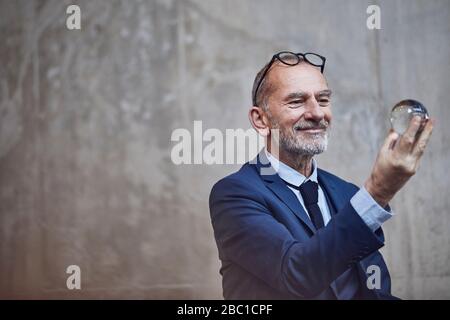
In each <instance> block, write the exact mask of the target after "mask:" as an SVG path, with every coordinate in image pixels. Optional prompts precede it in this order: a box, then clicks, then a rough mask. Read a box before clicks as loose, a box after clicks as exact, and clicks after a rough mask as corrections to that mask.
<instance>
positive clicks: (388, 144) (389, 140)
mask: <svg viewBox="0 0 450 320" xmlns="http://www.w3.org/2000/svg"><path fill="white" fill-rule="evenodd" d="M398 137H399V135H398V133H397V132H395V131H394V130H393V129H391V130H390V131H389V133H388V135H387V137H386V139H385V140H384V142H383V146H382V147H381V150H383V151H387V150H390V149H393V148H394V145H395V143H396V141H397V139H398Z"/></svg>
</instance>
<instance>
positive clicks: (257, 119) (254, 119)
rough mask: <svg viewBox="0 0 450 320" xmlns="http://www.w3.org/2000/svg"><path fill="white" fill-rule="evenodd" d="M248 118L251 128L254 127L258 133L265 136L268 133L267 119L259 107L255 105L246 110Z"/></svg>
mask: <svg viewBox="0 0 450 320" xmlns="http://www.w3.org/2000/svg"><path fill="white" fill-rule="evenodd" d="M248 119H249V120H250V123H251V124H252V126H253V128H255V130H256V131H257V132H258V133H259V134H260V135H262V136H263V137H267V136H268V135H269V133H270V127H269V119H268V118H267V115H266V113H265V112H264V111H263V110H262V109H261V108H258V107H255V106H253V107H251V108H250V110H249V111H248Z"/></svg>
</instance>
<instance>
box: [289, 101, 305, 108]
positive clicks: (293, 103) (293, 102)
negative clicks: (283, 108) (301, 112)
mask: <svg viewBox="0 0 450 320" xmlns="http://www.w3.org/2000/svg"><path fill="white" fill-rule="evenodd" d="M303 103H304V101H303V100H294V101H291V102H289V106H290V107H291V108H297V107H300V106H302V105H303Z"/></svg>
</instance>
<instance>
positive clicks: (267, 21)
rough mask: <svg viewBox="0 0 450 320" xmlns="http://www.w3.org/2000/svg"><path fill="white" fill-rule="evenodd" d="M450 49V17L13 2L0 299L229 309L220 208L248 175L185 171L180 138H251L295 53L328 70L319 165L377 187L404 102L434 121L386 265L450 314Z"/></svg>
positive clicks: (406, 7)
mask: <svg viewBox="0 0 450 320" xmlns="http://www.w3.org/2000/svg"><path fill="white" fill-rule="evenodd" d="M70 3H76V4H78V5H79V6H80V7H81V13H82V21H81V22H82V29H81V30H80V31H76V30H75V31H69V30H67V28H66V26H65V22H66V17H67V16H66V12H65V11H66V7H67V5H68V4H70ZM369 4H378V5H379V6H380V7H381V30H368V29H367V27H366V18H367V16H368V15H367V14H366V8H367V6H368V5H369ZM449 32H450V2H449V1H448V0H441V1H436V0H432V1H293V0H292V1H290V0H289V1H288V0H286V1H269V0H264V1H260V0H247V1H241V0H224V1H219V0H212V1H200V0H187V1H181V0H179V1H175V0H174V1H163V0H159V1H106V0H102V1H100V0H99V1H70V2H69V1H59V0H54V1H50V0H49V1H31V0H30V1H25V0H23V1H12V0H1V1H0V39H1V44H0V59H1V63H0V297H1V298H221V284H220V276H219V274H218V268H219V262H218V257H217V249H216V246H215V243H214V240H213V234H212V229H211V226H210V220H209V212H208V204H207V199H208V194H209V190H210V188H211V186H212V184H213V183H214V182H215V181H217V180H218V179H219V178H220V177H223V176H224V175H226V174H228V173H230V172H232V171H234V170H236V169H237V168H238V167H239V165H206V164H202V165H181V166H176V165H174V164H173V163H172V162H171V158H170V154H171V150H172V147H173V146H174V143H173V142H171V134H172V131H173V130H174V129H175V128H188V129H189V130H192V128H193V121H194V120H202V121H203V123H202V125H203V130H205V129H207V128H219V129H225V128H244V129H247V128H249V124H248V120H247V115H246V113H247V109H248V107H249V105H250V89H251V84H252V81H253V77H254V75H255V72H256V71H257V70H258V68H260V67H261V66H262V65H263V64H264V63H265V62H266V61H268V60H269V59H270V57H271V55H272V54H273V53H274V52H275V51H278V50H282V49H290V50H293V51H304V50H308V51H316V52H319V53H321V54H323V55H325V56H326V57H327V66H326V75H327V77H328V80H329V83H330V86H331V88H332V89H333V91H334V105H333V109H334V110H333V112H334V126H333V130H332V137H331V141H330V148H329V150H328V151H327V152H326V153H325V154H324V155H321V156H320V157H319V158H318V161H319V165H320V166H321V167H323V168H325V169H328V170H330V171H333V172H334V173H336V174H338V175H340V176H342V177H344V178H346V179H349V180H351V181H353V182H355V183H357V184H362V183H363V182H364V180H365V178H366V177H367V175H368V173H369V172H370V169H371V167H372V164H373V161H374V158H375V156H376V153H377V150H378V147H379V146H380V144H381V141H382V140H383V139H384V135H385V133H386V131H387V129H388V126H389V123H388V121H387V119H388V112H389V110H390V108H391V107H392V106H393V105H394V104H395V103H396V102H397V101H399V100H400V99H403V98H415V99H418V100H420V101H422V102H423V103H424V104H425V105H426V106H427V107H428V109H429V111H430V113H431V115H432V116H434V117H435V118H437V125H436V129H435V132H434V133H433V137H432V140H431V142H430V145H429V146H428V149H427V152H426V154H425V155H424V157H423V160H422V166H421V168H420V170H419V172H418V173H417V175H416V176H415V177H414V178H413V179H412V180H411V181H410V183H409V184H408V185H407V186H406V187H405V188H404V189H403V190H402V191H401V192H400V193H399V194H398V196H397V197H396V198H395V200H394V201H393V203H392V205H393V208H394V210H395V212H396V217H395V218H394V219H392V220H390V221H389V222H388V223H386V225H385V233H386V237H387V240H386V246H385V248H384V249H383V253H384V255H385V258H386V259H387V262H388V265H389V267H390V270H391V273H392V277H393V292H394V293H395V294H397V295H399V296H400V297H402V298H414V299H415V298H425V299H428V298H447V299H448V298H450V232H449V231H450V212H449V210H450V197H449V189H450V178H449V174H448V168H447V167H448V165H449V163H450V162H449V160H450V151H449V150H450V143H449V137H450V126H448V124H447V121H449V120H450V107H449V103H448V98H449V97H448V93H449V92H450V85H449V81H448V75H449V71H450V70H449V66H450V64H449V53H450V45H449V41H448V35H449ZM197 138H198V137H197ZM72 264H76V265H79V266H80V268H81V271H82V273H81V279H82V289H81V290H78V291H77V290H74V291H69V290H68V289H67V288H66V278H67V277H68V274H66V272H65V271H66V267H67V266H69V265H72Z"/></svg>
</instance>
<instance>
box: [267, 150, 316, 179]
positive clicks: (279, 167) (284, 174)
mask: <svg viewBox="0 0 450 320" xmlns="http://www.w3.org/2000/svg"><path fill="white" fill-rule="evenodd" d="M264 152H265V153H266V157H267V159H269V162H270V165H271V166H272V167H273V168H274V169H275V171H276V172H277V173H278V175H279V176H280V178H281V179H283V180H284V181H286V182H289V183H290V184H293V185H295V186H300V185H301V184H302V183H304V182H305V181H306V180H311V181H314V182H316V183H318V181H317V163H316V160H315V159H314V158H313V159H312V174H311V175H310V176H309V178H306V177H305V176H304V175H302V174H301V173H299V172H298V171H297V170H295V169H293V168H291V167H289V166H288V165H287V164H285V163H283V162H282V161H280V160H278V159H277V158H275V157H274V156H273V155H271V154H270V152H269V151H267V149H266V148H264Z"/></svg>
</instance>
